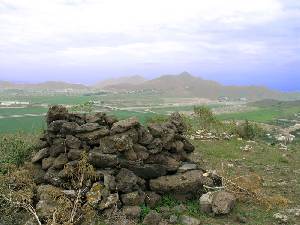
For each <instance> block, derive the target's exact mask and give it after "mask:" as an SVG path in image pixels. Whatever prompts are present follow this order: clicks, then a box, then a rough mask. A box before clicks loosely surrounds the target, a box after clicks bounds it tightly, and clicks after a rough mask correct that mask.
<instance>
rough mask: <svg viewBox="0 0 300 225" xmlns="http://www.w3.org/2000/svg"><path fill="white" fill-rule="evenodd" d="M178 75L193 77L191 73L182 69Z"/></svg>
mask: <svg viewBox="0 0 300 225" xmlns="http://www.w3.org/2000/svg"><path fill="white" fill-rule="evenodd" d="M178 76H180V77H194V76H193V75H192V74H190V73H189V72H186V71H183V72H181V73H180V74H178Z"/></svg>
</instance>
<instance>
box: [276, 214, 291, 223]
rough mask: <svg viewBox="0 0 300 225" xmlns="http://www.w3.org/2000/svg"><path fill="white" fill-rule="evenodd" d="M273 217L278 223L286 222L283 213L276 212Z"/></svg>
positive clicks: (286, 218)
mask: <svg viewBox="0 0 300 225" xmlns="http://www.w3.org/2000/svg"><path fill="white" fill-rule="evenodd" d="M273 217H274V218H275V219H276V220H277V221H279V222H280V223H287V222H288V220H289V219H288V217H287V216H286V215H284V214H281V213H276V214H274V215H273Z"/></svg>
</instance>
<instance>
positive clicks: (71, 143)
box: [66, 135, 81, 149]
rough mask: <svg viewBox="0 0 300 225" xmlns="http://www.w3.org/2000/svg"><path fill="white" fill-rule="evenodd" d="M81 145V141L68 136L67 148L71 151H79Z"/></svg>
mask: <svg viewBox="0 0 300 225" xmlns="http://www.w3.org/2000/svg"><path fill="white" fill-rule="evenodd" d="M80 145H81V142H80V140H79V139H78V138H77V137H74V136H72V135H67V136H66V146H67V147H68V148H71V149H79V148H80Z"/></svg>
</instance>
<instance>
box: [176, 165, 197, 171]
mask: <svg viewBox="0 0 300 225" xmlns="http://www.w3.org/2000/svg"><path fill="white" fill-rule="evenodd" d="M196 169H197V165H196V164H192V163H185V164H183V165H182V166H181V167H179V168H178V172H179V173H184V172H186V171H189V170H196Z"/></svg>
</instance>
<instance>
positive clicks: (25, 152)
mask: <svg viewBox="0 0 300 225" xmlns="http://www.w3.org/2000/svg"><path fill="white" fill-rule="evenodd" d="M36 140H37V136H35V135H29V134H23V133H18V134H8V135H1V136H0V154H1V157H0V171H1V168H2V167H1V165H3V164H6V163H8V164H14V165H17V166H20V165H21V164H23V163H24V161H25V160H26V159H28V157H29V156H31V154H32V152H33V150H34V144H35V143H36Z"/></svg>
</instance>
